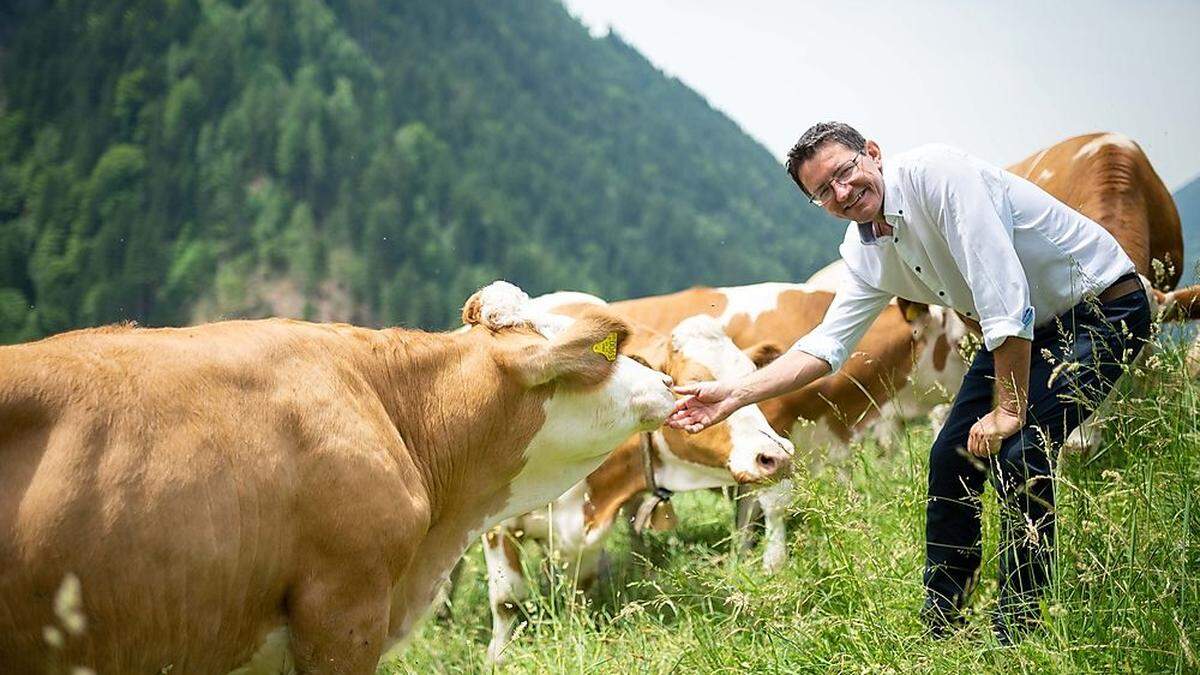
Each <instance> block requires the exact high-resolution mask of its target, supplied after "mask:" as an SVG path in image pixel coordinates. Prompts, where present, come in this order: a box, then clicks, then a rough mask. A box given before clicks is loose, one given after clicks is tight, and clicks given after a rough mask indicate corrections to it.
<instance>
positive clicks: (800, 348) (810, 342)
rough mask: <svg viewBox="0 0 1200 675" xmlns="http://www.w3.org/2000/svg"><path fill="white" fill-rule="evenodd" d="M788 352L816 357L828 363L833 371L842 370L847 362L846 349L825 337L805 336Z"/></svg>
mask: <svg viewBox="0 0 1200 675" xmlns="http://www.w3.org/2000/svg"><path fill="white" fill-rule="evenodd" d="M788 351H789V352H804V353H805V354H808V355H809V356H815V357H817V358H818V359H821V360H822V361H824V362H825V363H828V364H829V368H830V370H831V371H836V370H837V369H838V368H841V367H842V364H843V363H845V361H846V348H845V347H843V346H842V345H841V343H839V342H838V341H837V340H834V339H833V338H831V337H827V336H824V335H805V336H804V337H802V338H800V339H799V340H796V342H795V344H793V345H792V346H791V347H790V348H789V349H788Z"/></svg>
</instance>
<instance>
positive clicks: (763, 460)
mask: <svg viewBox="0 0 1200 675" xmlns="http://www.w3.org/2000/svg"><path fill="white" fill-rule="evenodd" d="M778 464H779V460H777V459H775V458H774V457H772V456H771V455H767V454H760V455H759V456H758V465H759V466H760V467H762V468H763V469H764V470H765V471H774V470H775V467H776V466H777V465H778Z"/></svg>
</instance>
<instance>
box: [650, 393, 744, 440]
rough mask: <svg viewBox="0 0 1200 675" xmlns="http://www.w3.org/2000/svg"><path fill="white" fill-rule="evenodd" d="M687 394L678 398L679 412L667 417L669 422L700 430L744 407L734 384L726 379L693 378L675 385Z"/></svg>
mask: <svg viewBox="0 0 1200 675" xmlns="http://www.w3.org/2000/svg"><path fill="white" fill-rule="evenodd" d="M674 391H675V393H676V394H681V395H683V398H681V399H679V400H678V401H676V402H675V412H673V413H671V416H670V417H668V418H667V426H671V427H674V428H676V429H683V430H684V431H687V432H688V433H692V434H694V433H696V432H698V431H701V430H703V429H706V428H708V427H711V426H712V425H714V424H716V423H717V422H720V421H721V420H723V419H725V418H726V417H729V415H730V414H731V413H732V412H733V411H734V410H737V409H738V408H740V407H742V406H741V404H740V403H738V401H737V399H736V397H735V396H734V395H733V388H732V387H730V386H729V385H727V384H724V383H722V382H712V381H710V382H693V383H692V384H683V385H679V386H677V387H674Z"/></svg>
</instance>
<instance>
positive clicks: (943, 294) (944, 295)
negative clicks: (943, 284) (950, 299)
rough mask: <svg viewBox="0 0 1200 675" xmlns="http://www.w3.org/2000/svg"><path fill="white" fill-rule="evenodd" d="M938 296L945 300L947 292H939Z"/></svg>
mask: <svg viewBox="0 0 1200 675" xmlns="http://www.w3.org/2000/svg"><path fill="white" fill-rule="evenodd" d="M938 295H940V296H942V297H943V298H944V297H946V291H938Z"/></svg>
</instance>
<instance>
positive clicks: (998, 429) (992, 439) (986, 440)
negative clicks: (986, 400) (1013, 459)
mask: <svg viewBox="0 0 1200 675" xmlns="http://www.w3.org/2000/svg"><path fill="white" fill-rule="evenodd" d="M1023 426H1025V420H1023V419H1021V417H1020V416H1019V415H1017V414H1016V413H1013V412H1010V411H1009V410H1006V409H1005V408H1003V407H999V408H996V409H994V410H992V411H991V412H990V413H988V414H986V415H984V416H983V417H980V418H979V420H978V421H976V422H975V424H973V425H971V433H970V435H968V436H967V452H969V453H971V454H972V455H975V456H976V457H990V456H992V455H994V454H996V453H997V452H999V451H1000V444H1001V443H1002V442H1004V439H1006V438H1008V437H1009V436H1012V435H1013V434H1015V433H1017V432H1018V431H1020V430H1021V427H1023Z"/></svg>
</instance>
